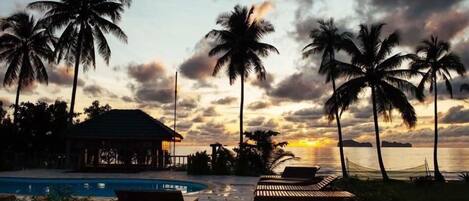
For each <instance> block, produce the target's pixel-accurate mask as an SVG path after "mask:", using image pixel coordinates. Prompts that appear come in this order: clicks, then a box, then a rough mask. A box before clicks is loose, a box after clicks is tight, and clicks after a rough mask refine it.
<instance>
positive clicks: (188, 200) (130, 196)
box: [116, 190, 198, 201]
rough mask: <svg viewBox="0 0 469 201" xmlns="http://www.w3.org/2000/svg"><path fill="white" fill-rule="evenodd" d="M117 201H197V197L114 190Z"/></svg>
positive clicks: (163, 192)
mask: <svg viewBox="0 0 469 201" xmlns="http://www.w3.org/2000/svg"><path fill="white" fill-rule="evenodd" d="M116 196H117V200H118V201H197V200H198V198H197V197H183V196H182V192H181V191H175V190H151V191H148V190H146V191H141V190H116Z"/></svg>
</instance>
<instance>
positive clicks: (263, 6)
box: [249, 1, 275, 23]
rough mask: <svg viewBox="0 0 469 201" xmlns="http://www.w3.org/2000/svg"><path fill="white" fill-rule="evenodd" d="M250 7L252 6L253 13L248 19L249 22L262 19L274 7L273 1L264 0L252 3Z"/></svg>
mask: <svg viewBox="0 0 469 201" xmlns="http://www.w3.org/2000/svg"><path fill="white" fill-rule="evenodd" d="M252 7H253V8H254V10H253V13H252V15H251V17H250V19H249V20H250V21H251V23H252V22H253V21H254V20H256V21H259V20H262V19H264V17H265V16H266V15H267V14H269V12H270V11H271V10H273V9H274V7H275V6H274V3H273V2H272V1H264V2H262V3H258V4H254V5H252Z"/></svg>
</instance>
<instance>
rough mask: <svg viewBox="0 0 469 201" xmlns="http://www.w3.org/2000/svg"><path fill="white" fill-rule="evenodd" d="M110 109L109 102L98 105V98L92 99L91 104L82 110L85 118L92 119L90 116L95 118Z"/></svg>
mask: <svg viewBox="0 0 469 201" xmlns="http://www.w3.org/2000/svg"><path fill="white" fill-rule="evenodd" d="M111 109H112V107H111V106H110V105H109V104H106V105H103V106H101V105H99V101H98V100H95V101H93V103H91V105H90V106H89V107H87V108H85V109H83V110H84V113H85V115H86V119H92V118H95V117H97V116H99V115H101V114H103V113H105V112H107V111H110V110H111Z"/></svg>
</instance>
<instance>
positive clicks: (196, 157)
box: [187, 151, 210, 175]
mask: <svg viewBox="0 0 469 201" xmlns="http://www.w3.org/2000/svg"><path fill="white" fill-rule="evenodd" d="M187 174H194V175H204V174H210V156H209V155H208V154H207V152H206V151H203V152H196V153H195V154H191V155H189V156H188V158H187Z"/></svg>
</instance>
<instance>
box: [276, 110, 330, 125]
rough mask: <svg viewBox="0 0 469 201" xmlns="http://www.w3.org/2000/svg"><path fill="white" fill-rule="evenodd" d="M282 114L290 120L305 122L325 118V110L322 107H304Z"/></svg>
mask: <svg viewBox="0 0 469 201" xmlns="http://www.w3.org/2000/svg"><path fill="white" fill-rule="evenodd" d="M282 116H283V118H284V119H285V120H287V121H290V122H294V123H305V122H312V121H314V120H318V119H321V118H323V116H324V110H323V109H322V108H320V107H312V108H303V109H300V110H297V111H294V112H292V111H290V112H286V113H283V114H282Z"/></svg>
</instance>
